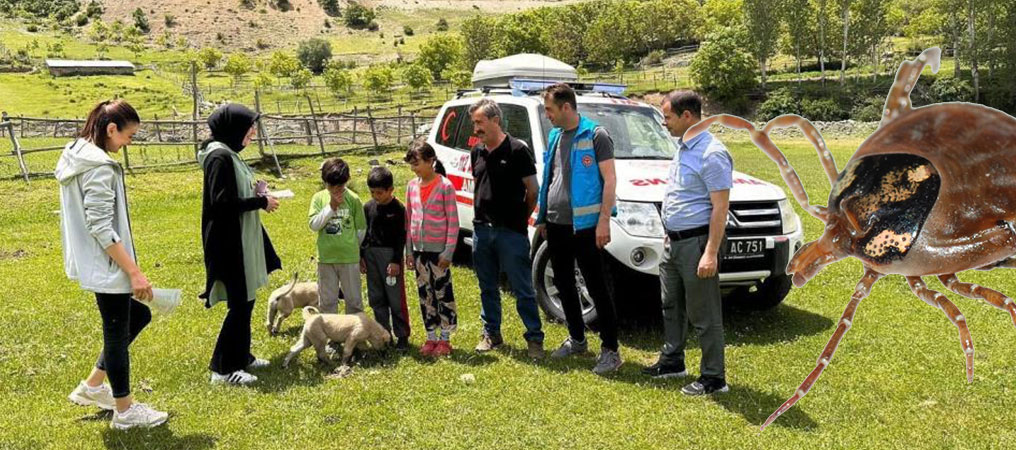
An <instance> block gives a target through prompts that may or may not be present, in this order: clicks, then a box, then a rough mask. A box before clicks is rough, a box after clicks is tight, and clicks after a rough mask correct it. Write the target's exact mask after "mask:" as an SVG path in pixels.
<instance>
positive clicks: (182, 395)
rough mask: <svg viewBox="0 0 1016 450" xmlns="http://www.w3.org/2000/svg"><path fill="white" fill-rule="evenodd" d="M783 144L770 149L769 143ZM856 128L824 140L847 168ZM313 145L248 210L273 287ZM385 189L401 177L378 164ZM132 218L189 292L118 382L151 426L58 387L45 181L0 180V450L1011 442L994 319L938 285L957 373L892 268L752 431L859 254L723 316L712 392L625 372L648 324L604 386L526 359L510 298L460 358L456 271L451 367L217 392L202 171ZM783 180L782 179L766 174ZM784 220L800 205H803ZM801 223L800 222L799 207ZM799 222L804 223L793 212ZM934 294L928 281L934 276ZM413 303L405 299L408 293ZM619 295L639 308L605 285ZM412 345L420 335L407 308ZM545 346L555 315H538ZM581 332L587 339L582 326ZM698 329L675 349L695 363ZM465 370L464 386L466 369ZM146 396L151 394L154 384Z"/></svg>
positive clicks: (742, 149)
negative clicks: (720, 371)
mask: <svg viewBox="0 0 1016 450" xmlns="http://www.w3.org/2000/svg"><path fill="white" fill-rule="evenodd" d="M729 139H731V148H732V150H733V153H734V156H735V161H736V167H737V169H738V170H741V171H745V172H748V173H750V174H753V175H757V176H760V177H762V178H764V179H766V180H770V181H777V182H779V179H778V172H777V170H776V167H775V165H774V164H772V163H771V162H770V161H769V160H768V159H767V158H766V157H765V156H764V155H763V154H762V153H761V152H760V151H758V150H757V149H755V148H754V147H752V146H751V144H749V143H747V142H746V141H743V140H736V141H735V140H732V139H733V138H729ZM779 143H780V144H784V143H783V142H779ZM859 143H860V142H859V140H857V139H852V140H836V141H830V142H829V144H830V147H831V148H832V150H833V153H834V154H835V155H836V157H837V158H838V160H839V165H840V167H842V166H843V165H844V164H845V162H846V161H847V159H848V158H849V156H850V155H851V154H852V153H853V151H854V149H855V148H856V147H857V145H859ZM783 148H784V150H785V151H786V152H787V154H788V157H789V158H790V160H791V161H792V162H793V163H794V164H795V166H796V168H797V172H798V173H799V174H801V175H802V177H803V179H804V184H805V186H806V187H807V188H808V189H809V193H810V195H811V198H812V199H816V203H819V204H823V203H825V202H824V201H822V200H821V199H824V198H826V196H827V195H828V192H829V188H828V187H827V182H826V181H825V180H824V175H823V171H822V170H821V168H820V167H819V165H818V161H817V158H815V155H814V150H812V149H811V148H810V147H808V146H807V144H806V143H805V142H804V141H801V140H792V141H790V142H788V143H786V144H785V145H784V147H783ZM398 156H399V155H398V153H391V154H385V155H368V154H357V155H349V156H348V158H347V160H348V161H350V162H351V163H352V165H353V167H354V171H353V177H354V184H355V188H356V189H359V190H361V191H362V188H363V180H364V178H365V170H364V168H365V167H367V166H366V160H367V159H369V158H380V159H382V160H384V159H398ZM318 164H319V161H318V160H317V159H315V158H311V159H305V160H297V161H291V162H290V164H289V166H288V168H287V178H285V179H275V178H273V177H272V176H270V175H266V174H263V173H262V174H260V175H259V176H261V177H265V178H268V179H269V180H270V182H271V183H272V185H273V186H272V187H273V188H279V189H286V188H288V189H292V190H293V191H294V192H295V193H296V195H297V197H296V198H295V199H291V200H285V201H284V202H283V204H282V207H281V209H280V210H279V212H277V213H275V214H265V215H263V216H262V217H263V220H264V222H265V226H266V227H267V229H268V232H269V234H270V235H271V236H272V239H273V242H274V243H275V245H276V248H277V249H278V251H279V253H280V256H281V257H282V260H283V264H284V266H285V270H284V271H282V272H277V273H275V274H273V275H272V277H271V286H272V287H275V286H279V285H281V284H283V283H284V282H285V280H286V279H287V278H288V277H289V276H291V274H292V272H293V271H299V272H300V273H301V277H302V278H308V277H312V276H313V273H314V265H313V263H312V262H311V259H310V258H311V257H312V256H313V255H314V237H313V234H312V233H311V232H310V231H308V230H307V227H306V211H307V207H308V201H309V198H310V195H311V194H312V193H313V192H314V191H315V190H317V189H318V188H319V182H318V181H317V180H318V177H317V175H316V173H315V172H316V168H317V166H318ZM395 173H396V178H397V181H398V185H399V189H398V190H399V191H400V195H401V190H402V186H403V185H404V183H405V181H406V180H407V178H408V177H409V171H408V170H407V168H406V167H405V166H404V165H399V166H398V167H397V168H396V169H395ZM127 184H128V187H129V189H130V201H131V205H130V206H131V212H132V215H133V227H134V232H135V235H136V243H137V248H138V253H139V255H140V262H141V266H142V268H143V269H144V270H145V272H146V273H147V275H148V276H149V278H150V279H151V280H152V281H153V282H154V284H155V285H156V286H157V287H174V288H182V289H184V292H185V302H184V303H183V304H182V305H181V306H180V307H179V308H178V309H177V311H175V312H174V313H173V314H172V315H170V316H168V317H157V318H156V319H155V321H154V322H153V323H152V324H151V325H150V327H149V328H148V329H147V330H146V331H145V333H144V334H142V336H141V338H140V339H139V340H138V342H137V343H136V344H135V345H134V346H133V347H132V368H133V374H132V387H133V388H134V391H135V393H136V395H137V397H138V399H139V400H141V401H145V402H150V403H152V404H154V405H156V406H157V407H159V408H164V409H166V410H168V411H170V412H171V414H172V416H171V419H170V421H169V423H168V425H167V426H165V427H162V428H158V429H155V430H151V431H132V432H127V433H118V432H112V431H110V430H109V429H108V417H106V416H103V415H101V414H97V413H96V410H94V409H88V408H80V407H77V406H73V405H71V404H70V403H69V402H68V401H67V400H66V399H65V396H66V395H67V393H68V392H69V391H70V390H71V389H72V388H73V387H74V386H75V384H76V383H77V382H78V380H80V379H81V378H82V377H83V376H85V374H86V373H87V371H88V370H89V368H90V367H91V365H92V363H93V361H94V358H95V355H96V352H97V351H98V350H99V347H100V344H101V334H100V326H99V323H100V322H99V316H98V313H97V311H96V308H95V304H94V299H93V297H92V295H91V294H89V293H86V292H83V291H81V290H80V289H79V288H78V287H77V286H76V285H75V284H73V283H72V282H70V281H68V280H66V278H65V276H64V274H63V270H62V264H61V263H62V259H61V250H60V248H61V244H60V236H59V231H58V229H59V228H58V227H59V219H58V216H57V215H56V214H54V211H55V210H57V209H59V199H58V188H57V184H56V182H55V181H53V180H49V179H37V180H33V181H32V183H31V184H28V185H26V184H24V183H22V182H20V181H0V189H3V190H4V191H5V201H4V207H3V208H0V223H2V224H3V227H4V232H3V233H0V287H2V292H4V294H5V302H4V305H3V308H0V323H2V324H3V326H2V327H0V385H2V386H3V389H2V390H0V409H2V410H4V411H7V414H4V415H2V416H0V448H96V447H100V446H106V447H115V448H137V447H142V446H144V447H148V448H187V449H201V448H212V447H220V448H313V447H318V446H321V445H324V446H325V447H335V448H367V447H372V446H383V447H384V448H407V449H409V448H413V449H416V448H685V447H695V448H771V449H787V448H817V447H820V448H886V447H890V448H910V447H921V448H955V447H967V448H1005V447H1011V446H1012V445H1014V443H1016V432H1014V431H1013V428H1012V426H1011V419H1012V411H1013V408H1014V401H1013V398H1014V397H1013V394H1014V392H1016V391H1014V389H1016V370H1013V368H1014V367H1016V348H1014V346H1013V345H1012V342H1013V337H1014V333H1016V330H1014V329H1013V325H1012V323H1011V322H1010V321H1009V319H1008V317H1007V315H1006V314H1005V313H1003V312H1000V311H999V310H996V309H994V308H992V307H990V306H988V305H987V304H986V303H984V302H980V301H975V300H969V299H962V298H957V296H955V295H952V294H947V295H948V296H949V297H950V298H953V299H954V300H955V301H956V303H957V305H958V306H959V308H960V309H961V310H962V311H963V313H964V314H965V315H966V317H967V319H968V323H969V324H970V328H971V332H972V334H973V338H974V342H975V347H976V350H977V356H976V364H977V366H976V376H975V380H974V383H973V384H967V382H966V380H965V377H964V370H963V357H962V353H961V350H960V345H959V342H958V339H957V333H956V329H955V327H953V326H952V325H951V324H950V323H949V322H948V320H947V319H946V318H945V317H944V315H943V314H942V313H941V312H940V311H937V310H936V309H934V308H932V307H929V306H928V305H926V304H925V303H923V302H922V301H920V300H918V299H917V298H915V297H914V296H913V295H912V294H911V293H910V292H909V290H908V289H907V288H906V286H905V284H904V282H903V280H902V278H901V277H899V276H889V277H886V278H885V279H883V280H882V281H880V282H879V283H877V284H876V285H875V287H874V288H873V290H872V293H871V296H870V297H869V298H867V299H865V300H864V301H863V302H862V303H861V305H860V308H859V310H858V312H857V315H856V317H855V320H854V327H853V328H852V329H851V331H850V332H849V333H848V334H847V336H846V338H845V339H844V341H843V343H842V345H841V346H840V348H839V351H838V352H837V354H836V357H835V358H834V360H833V362H832V364H831V365H830V367H829V369H828V370H827V371H826V373H825V374H824V375H823V376H822V378H821V379H820V380H819V381H818V383H817V384H816V385H815V387H814V388H813V389H812V391H811V393H810V394H809V395H808V396H807V397H806V398H805V399H804V400H802V401H801V402H799V403H798V405H797V406H796V407H794V408H793V409H791V410H790V411H789V412H787V413H786V414H784V415H783V417H781V418H780V419H779V420H778V421H776V423H775V424H774V425H773V426H772V427H770V428H769V429H768V430H766V432H765V433H763V434H761V435H759V433H758V426H759V425H760V424H761V422H762V421H764V420H765V418H766V417H767V416H768V415H769V413H771V412H772V411H773V410H774V409H775V408H776V407H777V406H779V405H780V403H782V402H783V401H784V400H785V399H786V398H787V397H788V396H789V395H790V394H791V393H792V392H793V390H794V389H796V387H797V385H798V383H800V382H801V380H802V379H803V378H804V376H805V375H806V374H807V373H808V371H810V370H811V369H812V368H813V367H814V364H815V359H816V357H817V356H818V354H819V352H820V351H821V349H822V347H823V346H824V345H825V343H826V341H827V339H828V338H829V336H830V334H831V333H832V331H833V327H834V324H835V322H836V320H837V319H838V318H839V316H840V314H841V312H842V310H843V307H844V306H845V304H846V302H847V300H848V298H849V296H850V294H851V292H852V290H853V287H854V285H855V284H856V282H857V280H858V278H859V277H860V275H861V267H860V264H859V263H858V262H857V261H855V260H847V261H842V262H838V263H835V264H833V265H831V266H829V267H828V268H826V269H825V270H824V271H823V272H821V273H820V274H819V275H818V276H816V277H815V278H814V279H812V280H811V281H810V282H809V283H808V284H807V285H806V286H805V287H803V288H798V289H794V290H793V291H792V292H791V293H790V295H789V297H788V298H787V300H786V301H785V303H784V304H783V305H781V306H779V307H777V308H775V309H773V310H770V311H766V312H762V313H751V314H749V313H736V312H731V313H728V314H726V315H725V317H724V319H725V330H726V337H727V349H726V357H727V369H728V380H729V382H730V384H731V388H732V390H731V392H730V393H729V394H726V395H722V396H716V397H714V398H705V399H703V398H686V397H683V396H682V395H680V393H679V392H678V390H679V388H680V387H681V385H682V384H683V383H682V381H681V380H669V381H662V382H657V381H652V380H648V379H646V378H644V377H642V376H641V375H640V374H639V372H638V371H639V369H641V368H642V367H644V366H646V365H648V364H650V363H651V362H653V361H654V359H655V356H656V352H657V351H658V348H659V345H660V343H661V333H662V332H661V330H660V329H659V328H658V326H657V325H653V324H649V323H645V324H640V325H633V326H628V327H626V328H624V329H623V331H622V333H621V343H622V348H621V352H622V355H623V356H624V358H625V360H626V363H625V365H624V366H623V367H622V369H621V371H620V372H619V373H617V374H615V375H611V376H608V377H598V376H595V375H593V374H591V373H590V372H589V369H590V368H591V367H592V365H593V363H594V361H593V358H592V356H588V357H578V358H573V359H568V360H566V361H560V362H558V361H555V362H549V361H548V362H541V363H531V362H528V361H527V360H526V359H525V358H524V351H525V346H524V342H523V341H522V338H521V334H522V329H521V325H520V323H519V320H518V318H517V316H516V315H515V313H514V312H513V310H514V308H513V307H512V306H511V303H512V301H511V299H510V298H509V297H507V296H506V298H505V301H504V304H505V317H506V319H505V328H504V333H505V336H506V338H507V339H508V346H509V348H510V349H509V350H506V351H500V352H495V353H492V354H490V355H485V356H477V355H475V354H473V353H472V351H471V350H470V349H471V348H472V346H473V345H474V344H475V343H476V339H477V337H478V335H479V332H480V328H481V325H480V321H479V318H478V315H479V306H478V305H479V300H478V297H479V294H478V289H477V286H476V279H475V277H474V276H473V273H472V271H471V270H470V268H469V267H467V266H456V267H455V268H454V269H453V270H454V283H455V290H456V296H457V298H458V299H459V300H458V306H459V312H460V316H459V317H460V324H459V331H458V332H457V333H456V334H455V335H454V336H453V341H452V342H453V344H454V345H455V346H456V353H455V355H454V356H453V357H452V358H449V359H446V360H442V361H438V362H429V361H423V360H421V359H419V358H417V357H416V356H415V352H414V353H411V354H409V355H405V356H396V355H392V356H388V357H384V358H381V357H370V358H368V359H366V360H365V361H364V362H363V363H362V364H361V365H360V366H358V367H356V368H355V369H354V373H353V375H352V376H350V377H348V378H345V379H339V380H333V379H328V378H326V375H327V374H328V372H329V370H330V367H321V366H318V365H316V364H315V363H314V361H313V357H312V355H311V354H310V353H309V352H308V353H305V354H303V355H301V358H300V359H299V361H298V362H297V363H296V364H295V366H294V367H291V368H289V369H282V368H280V367H278V366H275V367H272V368H270V369H268V370H266V371H264V372H263V374H262V375H263V376H262V381H260V382H259V384H258V385H257V386H255V387H253V388H249V389H246V388H226V387H213V386H210V385H209V384H208V371H207V369H206V366H207V360H208V356H209V354H210V353H211V350H212V346H213V343H214V340H215V336H216V334H217V332H218V329H219V326H220V324H221V319H222V317H223V315H224V313H225V310H224V308H222V307H216V308H214V309H212V310H206V309H205V308H204V307H203V306H201V304H200V303H199V302H198V301H197V300H195V298H194V297H195V296H196V294H197V293H198V292H199V291H200V289H201V288H202V286H203V282H204V272H203V269H202V263H201V261H202V256H201V255H202V253H201V244H200V237H199V222H200V220H199V214H200V203H201V200H200V192H201V174H200V172H198V171H196V170H194V169H193V168H186V169H181V170H178V171H170V172H161V173H154V172H148V173H141V174H138V175H133V176H129V177H128V179H127ZM779 184H780V185H782V182H779ZM798 212H799V213H800V210H798ZM802 217H804V216H803V215H802ZM804 223H805V228H806V235H807V237H808V238H809V239H814V238H815V237H817V235H818V233H819V232H820V231H821V224H820V223H818V222H817V221H816V220H814V219H811V218H810V217H804ZM963 279H964V280H968V281H972V282H978V283H982V284H984V285H986V286H990V287H993V288H996V289H999V290H1001V291H1003V292H1007V293H1010V294H1012V293H1014V292H1016V282H1014V281H1013V278H1012V272H1007V271H1002V270H996V271H992V272H971V273H969V274H964V276H963ZM930 285H931V286H932V287H933V288H938V289H941V285H940V284H939V283H937V282H934V281H932V282H930ZM268 291H269V289H262V290H261V291H260V292H259V293H258V303H257V305H256V308H255V314H254V352H255V353H256V354H258V355H261V356H264V357H268V358H270V359H271V360H272V361H273V362H275V363H278V362H279V361H280V358H281V357H282V356H283V355H284V354H285V352H286V351H287V349H288V347H289V346H290V345H291V344H292V343H293V341H294V340H295V338H296V335H297V332H298V329H299V326H300V323H301V320H300V319H299V318H298V317H291V318H290V319H288V320H287V321H286V322H285V323H284V326H283V330H284V332H283V333H282V336H279V337H274V338H272V337H268V336H267V335H266V333H265V331H264V329H263V326H262V321H263V320H264V319H263V317H264V313H265V306H266V305H265V300H266V297H267V295H268ZM410 299H411V300H410V302H411V306H412V305H415V304H416V300H415V299H416V295H415V294H410ZM618 301H620V302H636V301H649V302H656V301H658V300H657V299H648V298H637V297H634V296H632V295H631V294H630V291H622V293H621V294H620V295H619V297H618ZM410 310H411V311H412V314H411V317H412V323H413V329H414V331H413V333H414V334H413V343H414V345H415V346H418V345H419V344H420V343H421V340H422V337H421V336H422V334H421V324H420V318H419V313H418V312H417V311H418V309H417V308H415V307H411V309H410ZM546 331H547V343H548V347H552V346H554V345H556V344H557V343H559V342H560V341H561V340H562V339H563V338H564V337H565V335H566V331H565V328H564V327H563V326H561V325H558V324H547V325H546ZM592 339H593V343H594V346H595V343H596V342H598V339H596V338H595V337H594V338H592ZM696 347H697V343H696V342H695V341H694V340H693V341H692V342H691V343H690V345H689V350H688V362H689V368H690V369H692V372H693V373H697V367H698V362H699V358H700V355H701V353H700V351H699V350H698V349H697V348H696ZM466 373H471V374H474V375H475V376H476V383H475V384H472V385H465V384H463V383H462V382H460V381H459V377H460V375H462V374H466ZM149 391H150V392H149Z"/></svg>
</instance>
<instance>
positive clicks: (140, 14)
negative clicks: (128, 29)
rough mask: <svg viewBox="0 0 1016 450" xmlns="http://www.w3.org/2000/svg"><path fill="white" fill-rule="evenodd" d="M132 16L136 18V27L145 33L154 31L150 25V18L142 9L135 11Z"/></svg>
mask: <svg viewBox="0 0 1016 450" xmlns="http://www.w3.org/2000/svg"><path fill="white" fill-rule="evenodd" d="M131 15H132V16H133V17H134V27H136V28H137V29H139V30H141V31H142V32H145V33H147V32H149V31H151V30H152V28H151V26H149V25H148V16H146V15H145V12H144V11H143V10H142V9H141V8H138V9H135V10H134V13H133V14H131Z"/></svg>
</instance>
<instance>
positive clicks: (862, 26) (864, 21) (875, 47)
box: [851, 0, 890, 80]
mask: <svg viewBox="0 0 1016 450" xmlns="http://www.w3.org/2000/svg"><path fill="white" fill-rule="evenodd" d="M888 7H889V4H888V1H887V0H855V3H854V5H853V9H854V11H853V12H852V14H851V15H852V16H853V19H854V25H853V28H854V42H853V44H854V46H855V48H856V51H855V53H856V54H857V55H859V56H860V55H868V56H870V57H871V64H872V80H875V77H876V76H877V75H878V63H879V59H880V58H879V55H880V53H881V52H880V50H881V49H882V44H883V43H884V42H885V39H886V38H887V37H889V33H890V28H889V25H888V22H887V17H886V15H887V13H888Z"/></svg>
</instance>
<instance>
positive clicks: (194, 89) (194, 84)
mask: <svg viewBox="0 0 1016 450" xmlns="http://www.w3.org/2000/svg"><path fill="white" fill-rule="evenodd" d="M190 79H191V96H192V97H193V98H194V110H193V111H192V112H191V137H192V138H193V139H194V155H195V156H197V154H198V150H200V149H199V148H198V146H200V145H201V144H200V143H199V142H198V67H197V63H196V62H194V61H191V72H190Z"/></svg>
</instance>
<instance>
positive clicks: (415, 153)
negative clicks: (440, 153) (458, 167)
mask: <svg viewBox="0 0 1016 450" xmlns="http://www.w3.org/2000/svg"><path fill="white" fill-rule="evenodd" d="M403 160H404V161H406V162H407V163H412V162H413V161H435V164H434V171H435V172H437V173H438V174H439V175H442V176H444V175H447V172H445V168H444V164H441V160H439V159H437V152H435V151H434V147H431V146H430V144H428V143H427V141H425V140H423V138H419V139H417V140H415V141H413V142H412V143H411V144H409V150H408V151H406V157H405V158H403Z"/></svg>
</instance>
